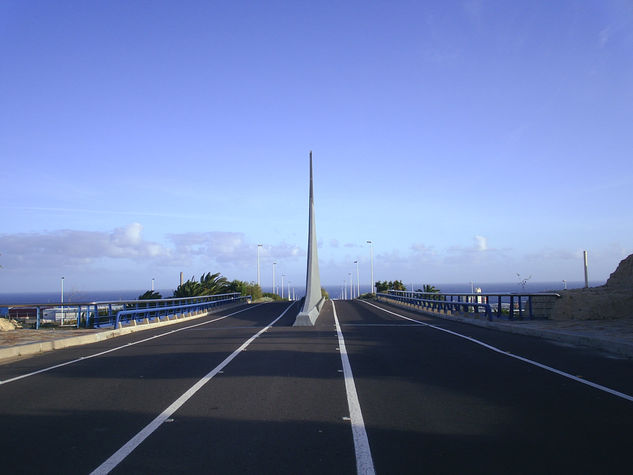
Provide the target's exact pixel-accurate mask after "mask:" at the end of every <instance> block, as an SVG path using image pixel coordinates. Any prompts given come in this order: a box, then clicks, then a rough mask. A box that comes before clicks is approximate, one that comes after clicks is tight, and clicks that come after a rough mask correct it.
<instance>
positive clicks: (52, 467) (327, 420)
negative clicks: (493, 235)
mask: <svg viewBox="0 0 633 475" xmlns="http://www.w3.org/2000/svg"><path fill="white" fill-rule="evenodd" d="M297 312H298V306H297V304H296V303H295V304H292V305H291V304H290V303H270V304H264V305H250V306H244V307H239V308H233V309H230V310H225V311H223V312H222V313H217V314H213V315H210V316H208V317H204V318H202V319H199V320H195V321H194V322H193V323H192V322H183V323H179V324H176V325H173V326H168V327H162V328H158V329H153V330H148V331H145V332H139V333H134V334H131V335H126V336H123V337H120V338H116V339H113V340H110V341H107V342H100V343H96V344H92V345H86V346H82V347H75V348H69V349H65V350H60V351H55V352H52V353H47V354H44V355H41V356H38V357H33V358H28V359H23V360H20V361H16V362H13V363H10V364H6V365H2V366H0V381H2V383H1V384H0V417H1V418H2V419H1V420H2V431H1V434H2V435H1V440H0V444H1V446H2V448H3V453H4V455H5V456H4V457H3V461H2V463H3V471H4V473H34V472H38V473H91V472H93V471H94V472H95V473H108V472H110V471H112V473H257V474H261V473H271V474H272V473H356V472H357V470H359V469H360V471H361V472H365V473H371V472H372V470H375V472H376V473H572V472H575V473H630V471H631V461H630V460H631V459H630V455H629V450H630V446H631V441H632V440H633V398H632V397H631V395H633V377H632V376H633V362H632V361H631V360H626V359H618V358H614V357H612V356H606V355H602V354H600V353H597V352H595V351H592V350H588V349H584V348H579V347H571V346H563V345H560V344H558V345H557V344H554V343H551V342H547V341H542V340H539V339H535V338H532V337H526V336H521V335H513V334H506V333H501V332H496V331H493V330H489V329H485V328H480V327H474V326H469V325H464V324H459V323H454V322H448V321H444V320H439V319H435V318H432V317H426V316H422V315H420V314H415V313H412V312H409V311H407V310H403V309H400V308H396V307H391V306H387V305H384V304H375V303H365V302H358V301H355V302H348V301H335V302H334V305H333V304H332V303H331V302H328V304H327V305H326V306H325V307H324V310H323V312H322V314H321V316H320V317H319V320H318V322H317V326H316V327H314V328H294V327H292V326H291V325H292V322H293V321H294V317H295V315H296V313H297ZM335 314H336V318H335ZM337 321H338V323H339V326H338V328H337V326H336V322H337Z"/></svg>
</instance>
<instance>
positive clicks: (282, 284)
mask: <svg viewBox="0 0 633 475" xmlns="http://www.w3.org/2000/svg"><path fill="white" fill-rule="evenodd" d="M284 277H286V274H281V299H282V300H283V298H284Z"/></svg>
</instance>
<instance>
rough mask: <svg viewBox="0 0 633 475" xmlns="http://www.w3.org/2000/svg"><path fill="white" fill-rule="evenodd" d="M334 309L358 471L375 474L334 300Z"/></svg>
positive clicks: (359, 472) (363, 473)
mask: <svg viewBox="0 0 633 475" xmlns="http://www.w3.org/2000/svg"><path fill="white" fill-rule="evenodd" d="M332 311H333V313H334V323H335V325H336V334H337V336H338V347H339V352H340V353H341V362H342V364H343V377H344V378H345V391H346V392H347V405H348V406H349V416H350V419H351V424H352V436H353V438H354V451H355V453H356V472H357V473H358V474H362V475H366V474H374V473H376V471H375V470H374V461H373V459H372V456H371V449H370V448H369V439H368V438H367V431H366V430H365V421H364V420H363V413H362V411H361V409H360V402H359V401H358V394H357V393H356V385H355V384H354V375H353V373H352V366H351V364H350V362H349V357H348V356H347V349H346V347H345V339H344V338H343V332H342V330H341V325H340V324H339V321H338V316H337V315H336V306H335V305H334V302H332Z"/></svg>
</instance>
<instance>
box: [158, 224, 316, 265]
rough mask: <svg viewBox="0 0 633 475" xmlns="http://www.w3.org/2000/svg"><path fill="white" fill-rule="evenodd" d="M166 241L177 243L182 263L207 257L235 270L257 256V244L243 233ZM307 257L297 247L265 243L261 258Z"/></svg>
mask: <svg viewBox="0 0 633 475" xmlns="http://www.w3.org/2000/svg"><path fill="white" fill-rule="evenodd" d="M167 238H168V239H169V240H170V241H171V242H172V243H173V244H174V246H175V247H174V255H175V256H177V257H178V258H179V259H181V260H189V259H191V258H193V257H207V258H208V259H209V260H213V261H215V262H217V263H221V264H224V263H227V264H231V265H233V266H235V267H240V266H242V265H250V264H252V262H253V259H254V258H255V257H254V256H256V255H257V243H250V242H248V241H247V240H246V236H245V235H244V233H240V232H229V231H209V232H204V233H197V232H192V233H180V234H169V235H168V236H167ZM303 255H305V251H304V250H302V249H301V248H299V247H298V246H295V245H291V244H287V243H285V242H282V243H280V244H275V245H268V244H264V245H263V246H262V249H261V251H260V257H261V258H271V259H294V258H297V257H300V256H303Z"/></svg>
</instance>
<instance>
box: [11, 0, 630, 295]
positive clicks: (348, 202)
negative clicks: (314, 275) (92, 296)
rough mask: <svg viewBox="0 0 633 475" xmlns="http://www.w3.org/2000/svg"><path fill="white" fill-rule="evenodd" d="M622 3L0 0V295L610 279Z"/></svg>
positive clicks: (620, 167)
mask: <svg viewBox="0 0 633 475" xmlns="http://www.w3.org/2000/svg"><path fill="white" fill-rule="evenodd" d="M631 51H633V4H632V3H631V2H630V1H624V0H623V1H608V0H600V1H590V0H587V1H557V2H549V1H516V2H506V1H490V2H488V1H464V2H458V1H454V2H451V1H436V2H433V1H428V2H418V1H411V2H407V1H402V2H381V1H378V2H360V1H359V2H300V1H296V2H294V1H293V2H241V1H236V2H194V1H183V2H167V1H165V2H158V1H152V2H148V1H133V2H128V1H108V2H106V1H95V2H79V1H76V2H75V1H64V2H49V1H42V2H37V1H33V2H21V1H10V0H5V1H3V2H2V3H1V4H0V57H1V58H2V61H1V64H0V163H1V170H2V172H1V180H2V198H1V200H0V223H1V227H0V254H1V255H0V265H2V266H3V267H2V269H0V291H4V292H15V291H45V290H55V289H57V288H58V286H59V278H60V276H64V277H65V281H66V285H67V286H69V287H72V288H74V289H77V290H99V289H104V290H106V289H125V288H134V289H136V288H139V289H142V288H148V287H149V285H150V282H151V278H152V277H154V278H156V285H157V287H158V288H173V287H175V286H176V285H177V283H178V275H179V272H180V271H183V272H184V273H185V276H186V277H190V276H192V275H195V276H199V275H200V274H201V273H203V272H207V271H212V272H221V273H223V274H224V275H226V276H227V277H229V278H239V279H242V280H255V279H256V255H257V251H256V250H257V244H258V243H261V244H263V250H262V257H261V265H262V284H263V285H270V281H271V277H272V276H271V273H272V262H273V261H276V262H278V265H277V272H278V274H281V273H282V272H283V273H285V274H286V275H287V277H286V278H287V279H290V280H291V281H292V282H293V283H294V284H296V285H298V286H300V285H304V282H305V263H306V245H307V219H308V216H307V211H308V207H307V204H308V203H307V200H308V196H307V192H308V183H307V180H308V153H309V151H310V150H313V153H314V163H315V169H314V173H315V198H316V204H315V208H316V219H317V232H318V239H319V242H320V248H319V262H320V269H321V279H322V282H324V283H326V284H340V283H342V281H343V279H344V278H345V277H346V276H347V274H348V272H352V271H354V270H355V267H354V264H353V261H354V260H357V259H358V260H359V262H360V273H361V281H363V282H364V281H365V280H366V281H367V283H368V282H369V247H368V245H367V244H366V241H367V240H372V241H373V242H374V246H375V247H374V252H375V276H376V279H377V280H383V279H389V280H391V279H402V280H404V281H406V282H410V281H414V282H427V283H449V282H455V283H461V282H469V281H475V282H481V283H484V282H508V281H509V282H512V281H515V280H516V274H517V273H520V274H521V275H523V276H527V275H532V280H533V281H560V280H562V279H566V280H568V281H573V280H582V279H583V273H582V272H583V271H582V250H584V249H586V250H588V252H589V270H590V279H591V280H596V281H600V280H602V281H604V280H606V278H607V277H608V276H609V273H611V272H612V271H613V270H614V269H615V267H616V266H617V264H618V262H619V261H620V260H621V259H623V258H624V257H626V256H627V255H628V254H630V253H632V252H633V240H632V237H633V219H632V217H633V216H632V214H633V212H632V211H631V189H632V188H633V160H632V157H631V151H632V150H633V55H631Z"/></svg>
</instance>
